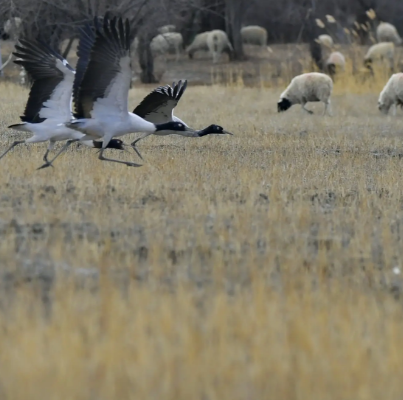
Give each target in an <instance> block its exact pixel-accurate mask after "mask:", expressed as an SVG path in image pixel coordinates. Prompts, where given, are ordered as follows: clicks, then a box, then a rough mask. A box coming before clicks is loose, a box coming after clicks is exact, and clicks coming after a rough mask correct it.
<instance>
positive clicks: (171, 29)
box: [158, 25, 176, 33]
mask: <svg viewBox="0 0 403 400" xmlns="http://www.w3.org/2000/svg"><path fill="white" fill-rule="evenodd" d="M175 31H176V26H175V25H164V26H160V27H159V28H158V32H159V33H169V32H175Z"/></svg>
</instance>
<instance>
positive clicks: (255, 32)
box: [241, 25, 267, 47]
mask: <svg viewBox="0 0 403 400" xmlns="http://www.w3.org/2000/svg"><path fill="white" fill-rule="evenodd" d="M241 36H242V42H243V43H245V44H255V45H258V46H261V47H266V45H267V31H266V29H264V28H262V27H261V26H257V25H251V26H244V27H243V28H242V29H241Z"/></svg>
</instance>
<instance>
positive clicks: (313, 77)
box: [0, 10, 403, 115]
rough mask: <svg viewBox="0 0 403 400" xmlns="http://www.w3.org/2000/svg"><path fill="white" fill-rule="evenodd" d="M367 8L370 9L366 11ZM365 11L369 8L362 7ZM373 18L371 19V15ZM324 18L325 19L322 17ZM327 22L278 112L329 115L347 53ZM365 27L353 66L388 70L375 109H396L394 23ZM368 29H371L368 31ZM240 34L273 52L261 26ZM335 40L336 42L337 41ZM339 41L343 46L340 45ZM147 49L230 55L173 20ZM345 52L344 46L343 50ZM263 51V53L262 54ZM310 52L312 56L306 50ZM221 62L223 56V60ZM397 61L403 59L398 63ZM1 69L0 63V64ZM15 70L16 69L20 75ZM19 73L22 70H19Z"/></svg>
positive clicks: (222, 37) (399, 77)
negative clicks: (312, 67) (295, 108)
mask: <svg viewBox="0 0 403 400" xmlns="http://www.w3.org/2000/svg"><path fill="white" fill-rule="evenodd" d="M370 11H371V10H370ZM367 14H368V15H369V12H367ZM371 19H373V18H371ZM326 20H327V21H326ZM326 20H325V21H326V22H327V24H325V23H323V22H322V20H319V19H316V20H315V22H316V25H317V26H316V28H318V27H319V28H320V29H319V32H318V34H317V36H316V37H315V38H314V40H313V41H314V42H315V44H316V46H319V49H320V51H319V53H318V54H319V56H320V57H321V59H322V60H321V62H320V63H318V60H313V61H315V62H316V65H317V66H320V67H319V70H320V71H317V72H306V73H302V74H300V75H297V76H295V77H294V78H293V79H292V80H291V82H290V84H289V86H288V87H287V88H286V90H284V92H283V93H282V94H281V96H280V99H279V102H278V105H277V107H278V112H284V111H286V110H287V109H289V108H290V107H291V106H292V105H294V104H300V105H301V107H302V110H303V111H304V112H308V113H311V111H309V110H308V109H306V108H305V105H306V104H307V103H308V102H323V103H324V105H325V109H324V114H326V113H328V114H329V115H331V113H332V112H331V102H330V97H331V94H332V90H333V82H334V81H335V80H336V79H338V77H339V76H340V75H342V74H344V73H345V72H346V70H347V63H348V54H343V53H342V51H341V50H343V51H344V50H346V42H345V41H344V42H343V41H342V40H340V35H334V34H332V30H331V29H328V27H329V26H331V25H335V24H336V23H337V21H336V20H335V19H334V18H333V17H332V16H329V15H326ZM372 22H373V24H372V25H370V24H368V25H367V26H366V27H365V30H366V31H368V32H369V33H370V38H371V40H372V43H369V44H368V48H367V51H366V53H365V55H364V56H363V58H362V67H361V68H356V69H357V71H359V72H363V71H364V72H365V71H366V72H367V73H368V74H370V75H374V67H375V65H383V66H384V67H386V68H388V69H389V71H390V73H391V74H392V75H391V77H390V79H389V81H388V82H387V84H386V85H385V87H384V89H383V90H382V92H381V93H380V95H379V100H378V108H379V110H380V111H381V112H382V113H385V114H387V113H388V112H389V110H392V112H393V114H395V112H396V107H397V106H402V105H403V73H394V72H396V71H395V66H396V48H397V47H399V46H401V45H402V44H403V40H402V38H401V37H400V35H399V32H398V30H397V29H396V27H395V26H394V25H392V24H391V23H388V22H385V21H379V22H377V21H375V20H374V21H372ZM21 28H22V21H21V19H20V18H18V17H14V18H10V19H8V20H7V21H6V22H5V23H4V25H3V29H2V35H3V39H5V38H6V39H7V38H9V39H11V40H14V41H17V40H18V37H19V35H20V34H21ZM371 30H372V34H371ZM344 33H345V34H346V35H347V36H346V37H347V39H348V40H347V45H348V43H349V44H350V45H354V44H353V43H352V40H351V38H352V37H353V36H354V35H352V33H353V34H355V36H356V37H357V36H358V35H357V34H356V32H354V31H350V30H349V29H346V28H345V29H344ZM239 34H240V37H241V40H242V44H243V45H251V46H255V48H256V49H257V50H263V51H264V52H265V53H264V54H267V51H268V52H269V53H273V51H272V50H271V48H270V47H269V46H268V39H269V38H268V33H267V30H266V29H265V28H264V27H261V26H258V25H248V26H242V28H241V29H240V32H239ZM338 42H339V43H338ZM343 44H344V48H342V45H343ZM132 49H133V53H137V52H138V50H139V39H138V37H136V38H135V39H134V41H133V47H132ZM150 50H151V54H152V55H153V57H154V58H155V57H161V59H162V60H164V61H165V62H166V61H167V55H168V54H174V55H175V61H176V62H179V61H180V57H181V55H185V56H186V57H188V58H189V59H190V60H192V59H194V56H195V54H196V53H198V52H207V54H208V58H209V59H210V60H211V62H212V64H218V63H220V62H222V55H223V53H225V54H227V55H228V57H229V59H230V60H231V59H232V56H233V53H234V48H233V45H232V44H231V40H230V38H229V36H228V35H227V33H226V32H225V31H223V30H220V29H213V30H211V31H205V32H200V33H197V34H195V35H194V37H193V39H192V40H191V41H190V42H189V43H188V44H187V45H186V46H185V42H184V39H183V36H182V34H181V33H180V29H178V27H177V26H176V25H174V24H167V25H163V26H160V27H159V28H157V30H156V35H155V36H154V37H153V38H152V39H151V42H150ZM346 51H348V50H346ZM262 54H263V53H262ZM311 55H312V57H313V58H314V56H313V54H312V52H311ZM224 62H225V61H224ZM400 65H401V66H403V63H401V64H400ZM0 72H1V64H0ZM20 75H21V74H20ZM21 76H22V75H21ZM24 82H25V75H24V76H22V78H21V83H24Z"/></svg>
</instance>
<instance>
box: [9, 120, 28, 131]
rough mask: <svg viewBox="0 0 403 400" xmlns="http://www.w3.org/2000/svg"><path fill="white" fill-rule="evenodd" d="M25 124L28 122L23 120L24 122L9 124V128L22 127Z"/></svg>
mask: <svg viewBox="0 0 403 400" xmlns="http://www.w3.org/2000/svg"><path fill="white" fill-rule="evenodd" d="M21 118H23V117H21ZM24 125H26V122H23V123H22V124H12V125H9V126H8V127H7V128H9V129H17V128H20V127H21V126H24Z"/></svg>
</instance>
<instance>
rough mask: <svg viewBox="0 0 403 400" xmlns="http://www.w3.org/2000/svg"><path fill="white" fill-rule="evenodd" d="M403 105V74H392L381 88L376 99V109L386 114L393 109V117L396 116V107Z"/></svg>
mask: <svg viewBox="0 0 403 400" xmlns="http://www.w3.org/2000/svg"><path fill="white" fill-rule="evenodd" d="M402 105H403V73H402V72H399V73H398V74H393V75H392V76H391V77H390V79H389V81H388V83H387V84H386V85H385V87H384V88H383V90H382V92H381V93H380V95H379V98H378V109H379V111H381V112H382V113H384V114H387V113H388V112H389V110H390V108H391V107H393V111H392V113H393V115H396V107H397V106H402Z"/></svg>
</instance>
